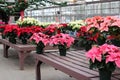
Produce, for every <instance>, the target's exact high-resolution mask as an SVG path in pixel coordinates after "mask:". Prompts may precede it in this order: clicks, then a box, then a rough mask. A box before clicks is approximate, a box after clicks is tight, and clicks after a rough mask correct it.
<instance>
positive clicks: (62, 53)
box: [58, 45, 67, 56]
mask: <svg viewBox="0 0 120 80" xmlns="http://www.w3.org/2000/svg"><path fill="white" fill-rule="evenodd" d="M58 49H59V54H60V56H66V52H67V49H66V47H65V46H62V45H59V46H58Z"/></svg>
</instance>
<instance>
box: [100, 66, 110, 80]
mask: <svg viewBox="0 0 120 80" xmlns="http://www.w3.org/2000/svg"><path fill="white" fill-rule="evenodd" d="M111 75H112V71H109V70H107V69H106V68H101V69H99V76H100V80H111Z"/></svg>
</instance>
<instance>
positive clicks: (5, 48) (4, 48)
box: [3, 44, 10, 58]
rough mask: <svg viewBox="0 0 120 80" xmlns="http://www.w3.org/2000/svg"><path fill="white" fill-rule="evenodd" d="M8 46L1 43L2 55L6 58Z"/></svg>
mask: <svg viewBox="0 0 120 80" xmlns="http://www.w3.org/2000/svg"><path fill="white" fill-rule="evenodd" d="M9 47H10V46H7V45H5V44H3V56H4V57H6V58H8V49H9Z"/></svg>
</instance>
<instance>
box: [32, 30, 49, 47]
mask: <svg viewBox="0 0 120 80" xmlns="http://www.w3.org/2000/svg"><path fill="white" fill-rule="evenodd" d="M30 40H32V41H35V43H36V44H38V43H39V42H40V41H41V42H42V43H43V44H44V45H45V46H46V45H47V44H48V43H49V36H48V35H45V34H43V33H41V32H39V33H34V34H33V35H32V36H31V38H30Z"/></svg>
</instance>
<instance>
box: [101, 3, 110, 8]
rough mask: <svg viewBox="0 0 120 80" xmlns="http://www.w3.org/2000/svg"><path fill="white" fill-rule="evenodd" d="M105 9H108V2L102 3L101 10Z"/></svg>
mask: <svg viewBox="0 0 120 80" xmlns="http://www.w3.org/2000/svg"><path fill="white" fill-rule="evenodd" d="M105 8H110V3H109V2H107V3H102V9H105Z"/></svg>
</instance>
